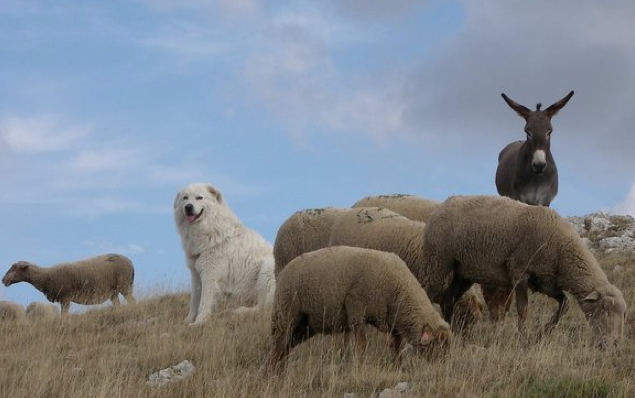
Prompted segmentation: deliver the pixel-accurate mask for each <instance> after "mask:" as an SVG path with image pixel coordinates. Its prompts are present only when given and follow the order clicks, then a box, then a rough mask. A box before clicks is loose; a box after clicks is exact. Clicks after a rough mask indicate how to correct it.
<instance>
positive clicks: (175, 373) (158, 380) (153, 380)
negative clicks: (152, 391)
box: [146, 359, 196, 387]
mask: <svg viewBox="0 0 635 398" xmlns="http://www.w3.org/2000/svg"><path fill="white" fill-rule="evenodd" d="M195 369H196V368H195V367H194V365H192V363H191V362H190V361H188V360H187V359H186V360H184V361H181V362H180V363H178V364H177V365H174V366H171V367H169V368H166V369H161V370H160V371H158V372H154V373H153V374H151V375H150V376H149V377H148V381H147V382H146V384H148V385H150V386H152V387H161V386H164V385H166V384H168V383H172V382H175V381H179V380H182V379H184V378H186V377H188V376H190V375H191V374H192V373H194V370H195Z"/></svg>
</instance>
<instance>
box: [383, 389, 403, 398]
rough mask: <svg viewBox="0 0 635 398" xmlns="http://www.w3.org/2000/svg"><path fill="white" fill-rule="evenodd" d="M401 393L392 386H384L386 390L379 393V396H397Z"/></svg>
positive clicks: (385, 397) (390, 397)
mask: <svg viewBox="0 0 635 398" xmlns="http://www.w3.org/2000/svg"><path fill="white" fill-rule="evenodd" d="M399 395H400V394H399V392H397V391H396V390H393V389H392V388H384V391H382V392H380V393H379V398H395V397H398V396H399Z"/></svg>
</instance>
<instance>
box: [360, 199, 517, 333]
mask: <svg viewBox="0 0 635 398" xmlns="http://www.w3.org/2000/svg"><path fill="white" fill-rule="evenodd" d="M439 204H440V203H439V202H437V201H436V200H430V199H424V198H421V197H418V196H413V195H403V194H395V195H379V196H367V197H365V198H363V199H361V200H359V201H357V202H356V203H355V204H354V205H353V207H354V208H355V207H375V206H376V207H385V208H386V209H388V210H392V211H394V212H395V213H399V214H401V215H402V216H404V217H408V218H409V219H411V220H415V221H423V222H425V221H426V220H427V219H428V217H429V216H430V214H432V212H433V211H434V210H436V209H437V207H439ZM481 292H482V297H483V300H482V301H483V302H484V304H485V305H487V309H488V312H489V315H490V318H491V319H492V320H493V321H498V320H500V319H502V318H503V317H504V316H505V314H506V313H507V311H508V310H509V307H510V306H511V302H512V298H513V293H512V292H511V291H510V290H508V289H500V288H497V287H491V286H482V287H481ZM468 297H473V298H475V299H478V302H477V303H478V305H480V307H483V306H484V305H483V303H482V302H481V300H480V297H481V296H480V295H478V294H471V293H470V294H469V296H468ZM460 303H462V304H464V302H463V301H460ZM458 304H459V303H457V305H458ZM473 305H476V304H474V303H473ZM457 309H458V308H455V312H456V310H457ZM481 309H482V308H481ZM466 310H469V307H468V308H466Z"/></svg>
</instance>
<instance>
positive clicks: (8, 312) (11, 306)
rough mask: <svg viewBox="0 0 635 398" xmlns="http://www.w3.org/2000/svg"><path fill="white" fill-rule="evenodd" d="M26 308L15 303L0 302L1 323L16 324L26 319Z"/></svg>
mask: <svg viewBox="0 0 635 398" xmlns="http://www.w3.org/2000/svg"><path fill="white" fill-rule="evenodd" d="M24 315H25V314H24V308H22V306H21V305H20V304H18V303H14V302H13V301H6V300H3V301H0V322H6V321H10V322H16V321H21V320H23V319H24Z"/></svg>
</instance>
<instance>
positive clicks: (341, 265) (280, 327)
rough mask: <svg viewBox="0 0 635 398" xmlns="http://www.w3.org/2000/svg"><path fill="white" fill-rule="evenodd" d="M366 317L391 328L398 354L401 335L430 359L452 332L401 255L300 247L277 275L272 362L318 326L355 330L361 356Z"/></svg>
mask: <svg viewBox="0 0 635 398" xmlns="http://www.w3.org/2000/svg"><path fill="white" fill-rule="evenodd" d="M365 324H370V325H373V326H375V327H376V328H377V329H379V330H380V331H382V332H385V333H389V334H390V337H391V346H392V348H393V350H394V352H395V360H396V361H397V362H398V361H399V355H398V353H399V347H400V345H401V343H402V340H403V339H405V340H406V341H407V342H409V343H410V344H412V345H413V346H414V347H416V348H417V349H418V351H419V352H420V353H423V354H425V355H426V356H427V357H428V358H429V359H431V358H432V357H434V356H437V355H439V354H440V353H441V352H443V351H444V350H446V349H447V348H448V346H449V343H450V342H451V339H452V332H451V331H450V326H449V325H448V324H447V322H445V321H444V320H443V318H442V317H441V315H440V314H439V313H438V312H436V311H435V309H434V308H433V307H432V303H431V302H430V300H429V299H428V297H427V296H426V294H425V292H424V291H423V289H421V286H420V285H419V283H418V282H417V280H416V279H415V278H414V276H413V275H412V273H411V272H410V271H409V270H408V267H407V266H406V264H405V263H404V262H403V260H401V259H400V258H399V257H398V256H397V255H395V254H393V253H386V252H382V251H378V250H370V249H362V248H355V247H347V246H337V247H328V248H324V249H319V250H316V251H313V252H309V253H305V254H302V255H301V256H300V257H296V258H295V259H294V260H292V261H291V262H290V263H289V264H288V265H287V266H286V267H285V268H284V270H282V272H280V275H279V278H278V285H277V289H276V293H275V296H274V309H273V314H272V321H271V336H272V345H271V351H270V354H269V361H268V368H269V369H270V370H274V369H278V367H279V365H280V364H281V363H282V362H284V360H285V359H286V357H287V355H288V354H289V351H290V350H291V349H292V348H293V347H294V346H296V345H298V344H300V343H301V342H303V341H305V340H307V339H308V338H310V337H312V336H314V335H315V334H318V333H320V334H334V333H346V332H353V334H354V337H355V342H356V346H357V354H358V359H360V360H361V359H363V357H364V352H365V348H366V335H365V333H364V325H365Z"/></svg>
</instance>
